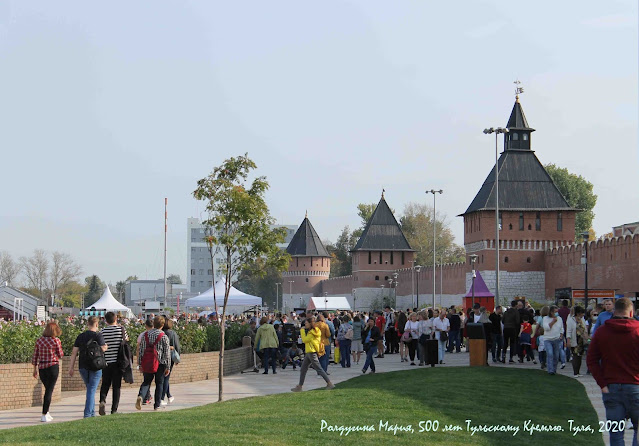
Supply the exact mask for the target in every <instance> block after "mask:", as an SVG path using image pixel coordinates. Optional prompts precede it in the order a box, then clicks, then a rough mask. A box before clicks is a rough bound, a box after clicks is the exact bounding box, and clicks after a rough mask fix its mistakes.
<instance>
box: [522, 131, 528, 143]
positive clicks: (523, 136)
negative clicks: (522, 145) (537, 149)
mask: <svg viewBox="0 0 639 446" xmlns="http://www.w3.org/2000/svg"><path fill="white" fill-rule="evenodd" d="M521 139H523V140H524V141H528V133H524V134H522V135H521Z"/></svg>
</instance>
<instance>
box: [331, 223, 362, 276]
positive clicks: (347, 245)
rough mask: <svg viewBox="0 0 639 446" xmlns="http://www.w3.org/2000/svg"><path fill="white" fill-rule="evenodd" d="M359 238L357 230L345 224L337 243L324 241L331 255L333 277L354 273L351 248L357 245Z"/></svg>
mask: <svg viewBox="0 0 639 446" xmlns="http://www.w3.org/2000/svg"><path fill="white" fill-rule="evenodd" d="M357 238H358V237H357V236H356V235H355V232H351V231H350V228H349V227H348V226H344V229H342V232H341V233H340V235H339V237H337V241H336V242H335V243H330V242H328V243H327V242H325V243H324V246H325V247H326V250H327V251H328V253H329V255H330V256H331V277H340V276H348V275H349V274H352V273H353V262H352V256H351V249H353V248H354V247H355V243H357Z"/></svg>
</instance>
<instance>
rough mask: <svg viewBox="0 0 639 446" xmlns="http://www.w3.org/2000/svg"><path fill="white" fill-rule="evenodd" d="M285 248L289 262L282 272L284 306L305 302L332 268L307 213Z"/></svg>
mask: <svg viewBox="0 0 639 446" xmlns="http://www.w3.org/2000/svg"><path fill="white" fill-rule="evenodd" d="M286 252H288V253H289V254H290V256H291V262H290V264H289V267H288V271H286V272H284V273H282V294H283V296H284V302H286V304H285V306H286V307H287V308H293V307H298V306H304V304H305V303H306V301H307V300H308V297H311V296H318V295H319V294H318V288H319V286H320V285H319V283H320V282H321V281H322V280H325V279H328V276H329V274H330V272H331V257H330V255H329V254H328V251H326V248H325V247H324V245H323V244H322V241H321V240H320V238H319V236H318V235H317V232H315V228H313V225H312V224H311V222H310V220H309V219H308V214H307V215H306V216H305V217H304V220H303V221H302V224H301V225H300V227H299V228H298V229H297V232H296V233H295V235H294V236H293V238H292V239H291V242H290V243H289V245H288V248H286ZM300 299H301V302H300Z"/></svg>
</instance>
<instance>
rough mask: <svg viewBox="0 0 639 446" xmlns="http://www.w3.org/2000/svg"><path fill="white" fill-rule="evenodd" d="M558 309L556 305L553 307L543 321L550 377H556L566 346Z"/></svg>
mask: <svg viewBox="0 0 639 446" xmlns="http://www.w3.org/2000/svg"><path fill="white" fill-rule="evenodd" d="M557 309H558V308H557V306H556V305H553V306H551V307H550V312H549V313H548V316H545V317H544V319H543V321H542V323H543V326H544V349H545V350H546V357H547V359H546V363H547V365H548V374H549V375H554V374H555V373H556V372H557V363H558V362H559V352H560V350H561V349H562V348H563V345H564V340H563V336H564V323H563V321H562V320H561V318H560V317H559V312H558V311H557Z"/></svg>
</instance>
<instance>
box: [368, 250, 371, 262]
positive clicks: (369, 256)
mask: <svg viewBox="0 0 639 446" xmlns="http://www.w3.org/2000/svg"><path fill="white" fill-rule="evenodd" d="M368 264H369V265H370V264H371V252H370V251H368Z"/></svg>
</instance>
